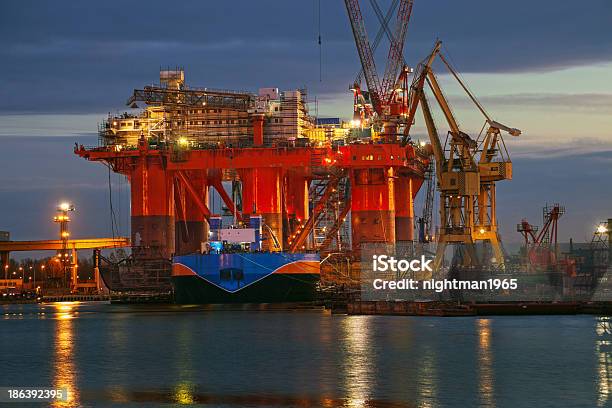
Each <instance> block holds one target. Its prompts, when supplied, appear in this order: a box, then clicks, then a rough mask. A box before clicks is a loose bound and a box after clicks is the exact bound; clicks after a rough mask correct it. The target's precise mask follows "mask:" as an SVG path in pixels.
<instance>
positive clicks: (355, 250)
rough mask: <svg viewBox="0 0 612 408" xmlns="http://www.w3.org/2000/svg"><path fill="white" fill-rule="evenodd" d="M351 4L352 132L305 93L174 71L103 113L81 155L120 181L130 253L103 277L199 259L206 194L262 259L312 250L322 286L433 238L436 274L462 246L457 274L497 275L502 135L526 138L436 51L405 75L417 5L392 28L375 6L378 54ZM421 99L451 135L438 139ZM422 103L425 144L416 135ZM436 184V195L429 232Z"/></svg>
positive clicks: (132, 286) (128, 286)
mask: <svg viewBox="0 0 612 408" xmlns="http://www.w3.org/2000/svg"><path fill="white" fill-rule="evenodd" d="M375 3H376V2H374V4H375ZM345 6H346V10H347V14H348V17H349V22H350V25H351V28H352V32H353V34H354V39H355V43H356V46H357V51H358V55H359V58H360V62H361V72H360V73H359V75H358V78H357V80H356V81H355V83H354V84H352V85H351V87H350V88H351V90H352V91H353V101H354V103H353V107H354V110H353V112H354V114H353V118H352V120H351V121H350V122H348V123H343V122H341V121H333V120H331V121H330V120H324V119H321V118H319V119H317V118H314V117H312V116H311V115H310V113H309V110H308V100H307V93H306V90H304V89H295V90H286V91H279V89H277V88H261V89H259V91H258V92H256V93H254V92H247V91H230V90H220V89H212V88H195V87H191V86H189V85H187V83H186V81H185V71H184V69H182V68H180V67H177V68H173V69H162V70H161V71H160V76H159V84H156V85H150V86H145V87H144V88H142V89H136V90H134V92H133V94H132V95H131V96H130V97H129V99H128V101H127V106H129V107H130V108H134V109H135V108H138V107H139V105H138V104H141V105H144V109H143V110H142V111H139V112H137V113H128V112H126V113H124V114H120V115H109V117H108V118H107V119H106V120H105V121H104V122H103V123H102V124H101V126H100V128H99V143H98V146H82V145H79V146H76V147H75V150H74V152H75V154H77V155H78V156H80V157H83V158H85V159H87V160H90V161H96V162H103V163H105V164H106V165H108V166H109V167H110V169H112V171H114V172H116V173H120V174H122V175H125V176H126V177H127V178H128V180H129V182H130V188H131V243H132V251H131V256H130V258H129V259H127V260H125V261H123V262H121V263H120V264H118V265H115V269H114V271H115V273H114V275H113V274H111V275H112V276H111V277H110V278H109V279H110V280H111V281H113V282H114V283H115V284H116V286H118V287H121V288H123V289H125V290H147V289H151V290H153V289H159V288H166V287H168V286H169V279H168V278H169V276H170V271H171V263H172V261H171V260H172V258H173V257H174V256H180V255H185V254H191V253H197V252H204V251H206V250H207V248H208V247H207V245H209V241H210V239H209V238H210V237H211V236H212V235H214V234H215V233H216V232H215V230H216V229H217V228H218V224H219V222H220V221H219V219H220V215H221V214H214V213H213V212H212V210H211V207H210V200H211V197H212V196H213V195H216V196H218V197H220V199H221V200H222V201H223V203H224V205H225V207H226V209H227V211H228V212H229V213H231V216H232V217H233V220H234V223H235V224H237V225H242V226H250V227H254V228H256V229H257V233H260V234H261V241H260V242H261V248H260V250H261V251H264V252H271V253H273V252H283V253H298V252H308V251H316V252H318V253H320V254H321V259H323V260H324V261H325V262H322V279H323V280H324V281H325V280H328V281H332V282H351V281H355V280H356V279H357V278H358V276H356V275H355V274H356V273H357V274H358V268H357V270H355V269H354V268H352V267H351V265H352V263H354V262H358V259H359V254H360V249H361V248H362V247H363V245H365V244H383V245H396V244H402V245H407V246H409V247H413V246H415V245H417V244H419V241H420V243H421V244H424V243H427V242H428V241H435V242H437V244H438V245H437V252H436V267H438V268H439V267H440V266H441V265H442V263H443V259H444V253H445V249H446V247H447V246H448V245H454V246H457V248H458V249H457V251H458V252H459V253H460V255H459V256H458V257H457V259H458V261H457V262H459V263H460V264H461V265H464V266H470V267H472V266H477V265H481V264H488V263H493V264H497V265H503V263H504V259H505V257H504V255H503V252H502V250H501V244H500V239H499V234H498V230H497V221H496V199H495V189H496V183H497V182H498V181H502V180H509V179H511V177H512V163H511V161H510V158H509V155H508V151H507V149H506V147H505V144H504V141H503V138H502V132H505V133H509V134H511V135H512V136H518V135H520V131H519V130H517V129H514V128H511V127H508V126H505V125H502V124H501V123H499V122H497V121H495V120H493V119H492V118H491V116H490V115H489V114H488V113H487V112H486V111H485V110H484V108H483V107H482V105H481V104H480V103H479V102H478V100H477V99H476V98H475V97H474V95H473V94H472V93H471V92H470V91H469V89H468V87H467V86H466V85H465V83H464V82H463V81H462V80H461V79H460V76H459V75H458V74H457V71H456V70H455V69H454V68H453V67H452V66H451V65H450V63H449V62H448V60H447V59H446V58H445V57H444V55H443V54H442V51H441V42H439V41H438V42H436V43H435V45H434V47H433V50H432V52H431V53H430V54H429V55H427V57H426V58H425V59H424V60H423V61H422V62H421V63H420V64H419V65H418V67H417V68H416V70H413V69H411V68H409V67H408V66H407V65H406V63H405V60H404V54H403V49H404V43H405V40H406V35H407V29H408V23H409V21H410V17H411V14H412V6H413V1H411V0H398V1H394V2H393V3H392V4H391V6H390V8H389V11H388V12H387V15H386V16H385V15H383V14H382V12H381V10H380V8H379V7H378V6H377V7H375V11H377V13H376V14H377V16H378V18H379V21H380V23H381V27H380V31H379V35H378V36H377V41H375V43H370V42H369V40H368V36H367V33H366V29H365V24H364V19H363V16H362V12H361V8H360V5H359V2H358V1H357V0H345ZM394 14H395V16H396V17H395V25H394V27H390V22H391V20H392V18H391V16H392V15H394ZM383 35H386V36H387V38H388V39H389V44H390V47H389V53H388V58H387V61H386V68H385V71H384V76H383V77H382V79H381V78H379V76H378V73H377V69H376V65H375V61H374V52H373V49H374V46H375V45H377V44H378V40H380V37H381V36H383ZM436 60H441V61H442V63H443V65H444V66H445V67H446V68H447V69H448V70H449V72H450V74H451V75H452V77H454V78H455V79H456V80H457V81H458V82H459V84H460V85H461V87H462V88H463V90H465V92H466V94H467V95H468V97H469V98H470V99H471V100H472V101H473V102H474V104H475V106H476V108H477V109H478V110H479V111H480V112H481V113H482V114H483V116H484V123H485V125H484V126H483V129H482V131H481V134H480V135H479V136H477V137H474V138H473V137H471V136H470V135H468V134H467V133H466V132H465V131H464V130H462V129H461V128H460V126H459V124H458V120H457V119H456V117H455V116H454V114H453V111H452V109H451V107H450V105H449V102H448V100H447V99H446V98H445V96H444V93H443V92H442V89H441V85H440V83H439V81H438V80H437V77H436V74H435V73H434V70H433V63H434V61H436ZM362 78H365V82H366V87H363V88H362V86H361V79H362ZM428 94H432V95H433V98H434V100H435V101H436V103H437V105H438V106H439V108H440V109H441V112H442V114H443V117H444V118H445V120H446V122H447V123H448V128H449V131H448V132H447V134H446V135H445V136H444V135H440V134H439V132H438V128H437V126H436V124H435V122H434V115H433V114H432V108H433V107H432V106H430V102H429V100H428V98H429V96H428ZM419 107H420V111H421V112H422V114H423V118H424V123H425V125H426V128H427V134H428V138H429V142H428V143H425V142H421V143H417V142H415V140H413V138H411V127H412V126H413V124H414V122H415V117H416V115H417V111H418V108H419ZM426 180H427V185H428V194H427V197H428V202H429V205H428V206H426V207H427V211H426V212H427V213H428V214H424V216H423V217H421V218H420V225H419V229H418V233H415V210H414V199H415V197H416V195H417V193H418V192H419V190H420V188H421V186H422V185H423V183H424V182H425V181H426ZM230 186H231V187H230ZM433 186H437V189H438V191H439V197H440V199H439V205H440V206H439V213H440V226H439V228H438V230H437V231H435V232H434V231H432V225H431V223H432V222H431V218H432V216H431V212H432V205H431V200H432V199H433ZM258 239H259V238H258ZM258 242H259V241H258ZM477 242H485V243H487V245H488V246H489V247H490V251H489V252H490V253H487V254H485V255H478V254H477V253H476V250H475V244H476V243H477ZM325 263H327V264H328V265H330V267H329V268H328V269H326V268H324V267H323V266H324V264H325ZM107 283H108V282H107Z"/></svg>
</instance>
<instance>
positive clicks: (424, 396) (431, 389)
mask: <svg viewBox="0 0 612 408" xmlns="http://www.w3.org/2000/svg"><path fill="white" fill-rule="evenodd" d="M418 364H419V369H418V371H417V378H418V381H419V383H418V384H419V386H418V389H417V393H418V394H417V406H418V407H420V408H433V407H435V406H437V405H436V401H437V399H438V389H437V384H438V373H437V371H436V353H435V350H434V349H433V347H432V346H431V345H430V344H424V345H423V351H421V352H420V353H419V358H418Z"/></svg>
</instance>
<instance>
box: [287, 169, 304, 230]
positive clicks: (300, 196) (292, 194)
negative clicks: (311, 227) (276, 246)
mask: <svg viewBox="0 0 612 408" xmlns="http://www.w3.org/2000/svg"><path fill="white" fill-rule="evenodd" d="M284 199H285V207H286V209H287V216H288V218H289V229H290V233H293V232H294V230H295V229H296V228H297V227H298V225H301V224H303V223H304V222H306V220H307V219H308V216H309V212H308V179H307V177H306V176H305V175H303V174H300V173H298V172H288V173H287V176H286V177H285V197H284Z"/></svg>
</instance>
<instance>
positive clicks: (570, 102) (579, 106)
mask: <svg viewBox="0 0 612 408" xmlns="http://www.w3.org/2000/svg"><path fill="white" fill-rule="evenodd" d="M479 100H480V102H482V103H483V104H484V105H485V106H496V107H529V108H538V109H555V110H559V109H561V110H571V111H581V112H585V113H588V112H592V113H609V114H612V94H610V93H600V94H596V93H585V94H563V93H556V94H555V93H550V94H539V93H533V94H528V93H522V94H515V95H493V96H485V97H481V98H479Z"/></svg>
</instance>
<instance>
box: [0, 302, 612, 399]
mask: <svg viewBox="0 0 612 408" xmlns="http://www.w3.org/2000/svg"><path fill="white" fill-rule="evenodd" d="M0 310H3V315H4V319H2V320H1V322H0V325H4V326H3V327H0V346H5V347H6V346H8V345H11V344H12V345H14V344H19V345H22V347H23V349H24V350H27V352H26V353H24V354H19V353H17V354H14V355H13V353H11V354H8V355H3V356H2V359H3V363H5V365H4V367H8V369H7V370H8V372H11V373H12V374H13V375H14V378H16V379H15V381H18V383H19V384H40V385H43V384H45V385H47V386H53V387H58V388H63V387H66V388H68V389H69V392H70V394H69V395H70V398H71V399H70V401H69V402H66V403H62V402H57V403H55V404H54V405H53V406H56V407H77V406H78V407H81V406H83V407H97V406H113V405H118V404H121V405H124V404H125V405H127V406H132V404H135V405H136V406H157V405H159V404H168V405H170V406H179V405H192V406H193V405H198V406H205V407H218V406H223V407H243V406H249V407H272V408H274V407H279V408H280V407H289V406H301V407H322V406H323V407H337V406H345V407H376V408H378V407H381V408H391V407H392V408H397V407H408V408H414V407H419V408H434V407H436V408H437V407H464V406H480V407H508V406H512V407H520V408H524V407H531V406H555V407H564V406H568V399H567V398H566V397H564V395H568V394H571V395H573V397H572V398H574V399H573V400H572V401H571V402H572V405H571V406H572V407H577V406H580V407H588V408H590V407H595V406H597V407H607V406H610V405H611V399H610V390H611V389H612V388H611V383H610V381H611V377H610V374H611V370H610V364H611V362H612V358H611V356H612V355H611V350H612V343H611V340H612V339H611V330H610V323H611V320H610V318H608V317H599V318H595V317H590V316H546V317H503V318H500V317H491V318H486V319H480V318H458V319H442V318H410V317H394V318H392V317H380V316H330V315H329V314H325V313H308V312H288V313H286V312H280V313H272V312H236V311H230V312H227V311H226V312H206V311H202V310H200V311H198V310H195V311H193V310H192V311H189V312H180V311H177V310H176V309H175V308H172V307H165V308H164V307H160V308H159V309H155V308H152V307H149V308H132V307H114V306H109V305H87V304H82V303H81V304H79V303H58V304H49V305H43V306H39V305H19V306H17V305H11V306H10V307H2V309H0ZM33 333H35V334H36V335H33ZM556 339H565V340H566V341H556ZM47 343H48V348H46V346H47ZM566 358H567V359H568V361H571V362H572V363H571V364H572V367H573V368H574V369H576V371H577V372H579V373H580V374H579V375H576V374H575V373H574V371H573V370H569V371H568V372H564V371H563V370H561V371H560V369H559V367H561V366H563V363H564V359H566ZM37 364H38V366H39V368H38V369H33V370H24V369H23V367H30V366H36V365H37ZM551 378H554V381H551V380H550V379H551ZM511 386H516V390H515V391H512V392H509V391H507V390H508V389H509V387H511ZM466 401H468V402H469V403H467V405H466ZM523 401H525V403H524V404H519V402H520V403H522V402H523Z"/></svg>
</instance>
